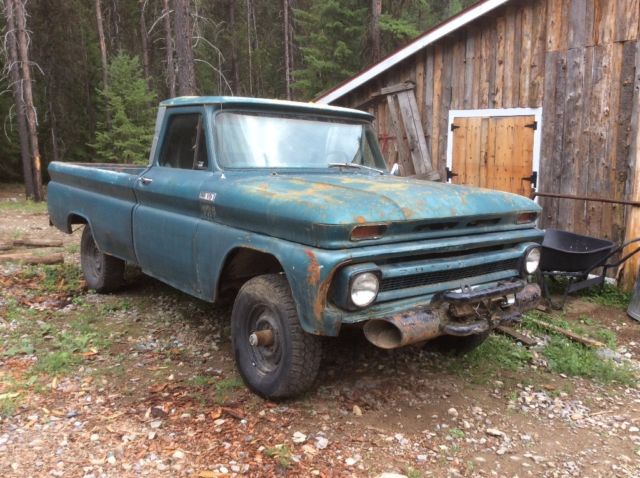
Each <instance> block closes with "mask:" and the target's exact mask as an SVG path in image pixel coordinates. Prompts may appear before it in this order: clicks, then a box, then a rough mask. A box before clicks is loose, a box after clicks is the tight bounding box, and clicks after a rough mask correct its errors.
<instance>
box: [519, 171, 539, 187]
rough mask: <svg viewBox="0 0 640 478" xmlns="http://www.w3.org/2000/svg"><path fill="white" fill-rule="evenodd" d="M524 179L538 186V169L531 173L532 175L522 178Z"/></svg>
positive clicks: (533, 185) (532, 185)
mask: <svg viewBox="0 0 640 478" xmlns="http://www.w3.org/2000/svg"><path fill="white" fill-rule="evenodd" d="M522 180H523V181H529V182H530V183H531V187H532V188H534V189H535V188H536V187H538V171H534V172H532V173H531V176H527V177H526V178H522Z"/></svg>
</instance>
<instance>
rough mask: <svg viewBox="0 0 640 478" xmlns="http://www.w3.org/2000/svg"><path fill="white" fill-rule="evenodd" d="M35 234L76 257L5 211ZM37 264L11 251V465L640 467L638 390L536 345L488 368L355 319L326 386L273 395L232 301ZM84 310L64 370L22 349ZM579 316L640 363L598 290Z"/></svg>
mask: <svg viewBox="0 0 640 478" xmlns="http://www.w3.org/2000/svg"><path fill="white" fill-rule="evenodd" d="M0 196H1V195H0ZM5 200H6V199H5ZM0 211H1V210H0ZM25 233H28V234H29V235H32V236H38V237H49V238H51V237H61V238H63V239H64V241H65V246H64V249H63V250H64V251H65V260H66V262H67V263H68V264H71V265H74V266H75V265H77V263H78V257H77V246H75V245H77V243H78V242H79V233H78V232H76V233H75V234H74V235H72V236H64V235H62V234H59V233H58V232H57V231H53V230H52V229H50V228H49V227H48V225H47V217H46V215H44V214H42V213H37V212H36V213H32V212H30V213H25V212H21V211H20V210H17V211H16V210H11V211H8V212H7V211H2V212H1V216H0V235H1V234H4V235H5V236H7V235H16V234H25ZM29 270H30V271H31V272H32V273H33V271H34V268H30V269H29ZM35 270H36V277H38V278H40V279H41V278H42V277H43V276H38V275H37V273H38V271H40V270H41V269H39V268H38V267H36V268H35ZM24 271H25V268H24V267H22V266H16V265H10V264H8V263H0V281H1V282H0V284H2V289H1V291H2V292H1V294H0V400H1V399H4V400H5V401H7V400H13V401H14V402H15V407H13V409H11V410H10V411H6V412H5V413H4V415H3V416H2V418H0V476H7V477H13V476H16V477H25V476H65V477H66V476H69V477H76V476H78V477H86V478H89V477H133V476H154V477H156V476H188V477H193V476H195V477H203V478H206V477H218V476H325V477H330V476H357V477H360V476H362V477H365V476H371V477H377V476H387V477H391V476H407V477H410V478H415V477H419V476H424V477H427V476H437V477H440V476H442V477H448V476H451V477H457V476H468V477H473V476H478V477H485V476H487V477H493V476H500V477H501V476H505V477H513V476H535V477H539V476H543V477H585V476H588V477H591V476H593V477H598V476H602V477H610V476H619V477H640V431H639V428H640V393H639V390H638V388H637V386H635V385H620V384H608V385H603V384H600V383H598V382H596V381H592V380H587V379H583V378H574V377H567V376H563V375H561V374H558V373H555V372H552V371H551V370H550V369H549V367H548V364H547V363H546V362H545V360H544V359H543V358H542V357H541V356H539V355H538V354H537V353H535V352H534V354H533V358H532V359H531V360H529V361H527V362H526V363H525V364H524V365H522V366H521V367H519V368H515V369H514V368H510V367H506V366H505V367H499V368H497V369H495V370H492V371H491V374H490V375H489V376H487V375H482V374H478V373H476V371H477V370H479V369H478V364H472V365H469V367H459V366H458V367H456V366H452V364H454V365H455V362H457V361H460V360H461V359H459V358H456V357H443V356H440V355H436V354H430V353H427V352H425V351H423V350H420V349H415V348H414V349H406V350H398V351H391V352H389V351H382V350H378V349H375V348H374V347H372V346H370V345H368V344H367V343H366V341H365V340H364V339H363V338H362V335H361V334H360V332H359V331H351V332H350V333H347V334H345V336H343V337H341V338H339V339H334V340H327V342H326V347H325V350H326V353H325V358H324V361H323V366H322V371H321V375H320V377H319V379H318V381H317V384H316V387H315V388H314V390H313V391H311V392H309V393H308V394H306V395H305V396H303V397H301V398H299V399H297V400H292V401H287V402H284V403H271V402H267V401H264V400H261V399H259V398H257V397H256V396H254V395H252V394H251V393H250V392H248V391H247V390H246V389H245V388H244V386H243V385H242V382H241V381H240V379H239V377H238V375H237V373H236V372H235V369H234V366H233V361H232V356H231V355H232V354H231V351H230V343H229V338H228V317H229V312H230V311H229V309H228V308H225V307H218V306H211V305H209V304H205V303H203V302H200V301H198V300H196V299H192V298H190V297H188V296H185V295H183V294H180V293H178V292H175V291H173V290H172V289H170V288H169V287H167V286H165V285H163V284H160V283H159V282H157V281H154V280H152V279H149V278H146V277H144V276H142V275H140V274H139V273H137V272H136V271H129V272H130V274H129V278H128V285H127V287H125V288H124V289H123V290H122V291H120V292H118V293H117V294H113V295H106V296H100V295H96V294H93V293H89V292H87V291H84V290H82V288H81V287H79V288H71V290H69V288H67V289H64V284H60V283H59V284H55V286H54V289H53V290H48V292H47V294H43V293H42V287H43V284H42V283H41V282H38V281H39V280H40V279H38V280H34V279H31V282H28V281H26V280H23V279H21V277H23V276H24ZM63 289H64V292H61V291H62V290H63ZM16 301H17V302H18V303H19V306H18V307H16V306H15V303H16ZM12 304H13V305H12ZM11 307H13V308H11ZM16 311H17V312H16ZM16 314H18V315H16ZM82 317H84V319H83V320H85V319H86V320H90V323H91V324H92V325H91V327H93V328H92V329H91V334H92V335H90V337H91V338H90V340H89V341H88V342H87V343H85V344H83V346H82V347H80V348H79V349H78V351H77V352H74V362H73V366H72V367H68V368H66V369H64V371H62V372H60V373H48V372H46V371H43V370H41V369H40V368H38V367H39V366H41V365H42V364H41V362H42V361H43V356H44V355H43V352H42V350H39V349H38V347H36V348H35V350H28V349H27V350H24V351H22V352H19V353H16V352H15V350H13V349H11V346H12V344H15V343H17V342H16V341H19V340H22V339H29V336H28V335H27V334H24V333H22V331H23V329H21V327H25V325H24V323H25V322H24V321H33V327H34V329H33V330H36V331H38V332H37V333H38V334H40V338H39V339H38V340H40V342H38V343H41V344H44V345H42V346H43V347H45V346H46V344H47V343H48V342H47V341H48V340H49V339H47V336H48V335H47V334H49V335H51V336H52V337H54V336H56V335H55V333H54V332H52V330H60V331H62V332H59V335H58V336H65V337H66V336H68V335H69V334H72V333H79V331H78V330H77V329H74V327H76V325H73V324H77V323H80V322H77V321H78V320H80V319H79V318H82ZM87 317H89V318H88V319H87ZM572 317H574V318H577V317H582V318H584V317H589V318H590V319H592V320H594V321H596V322H597V323H599V324H604V325H606V326H607V327H609V328H610V329H611V330H613V331H615V332H616V334H617V336H618V343H619V348H618V350H617V351H616V353H617V354H618V355H619V356H621V357H622V358H623V359H624V360H625V361H628V360H631V361H632V363H636V362H635V360H637V359H638V352H639V350H638V348H639V345H640V333H639V330H638V329H640V324H638V323H637V322H634V321H632V320H630V319H629V318H627V317H626V315H625V314H624V313H623V312H621V311H620V310H618V309H613V308H606V307H600V306H598V307H596V308H594V306H593V304H590V303H587V301H585V300H584V299H574V300H573V301H572V302H571V304H570V308H569V312H568V313H567V318H568V319H571V318H572ZM91 318H93V319H91ZM91 320H93V321H92V322H91ZM74 321H75V322H74ZM24 330H26V329H24ZM29 330H30V329H29ZM56 333H57V332H56ZM20 334H22V335H20ZM60 334H63V335H60ZM64 334H67V335H64ZM53 340H54V339H51V340H50V342H51V341H53ZM52 350H53V349H52ZM17 384H20V385H19V386H17ZM16 394H17V395H16ZM0 403H1V402H0Z"/></svg>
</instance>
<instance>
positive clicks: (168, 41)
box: [162, 0, 176, 98]
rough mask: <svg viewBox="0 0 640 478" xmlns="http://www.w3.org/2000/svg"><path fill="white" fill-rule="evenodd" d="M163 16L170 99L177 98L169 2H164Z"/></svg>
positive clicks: (164, 0) (163, 0)
mask: <svg viewBox="0 0 640 478" xmlns="http://www.w3.org/2000/svg"><path fill="white" fill-rule="evenodd" d="M162 15H163V16H164V38H165V47H166V53H167V83H168V84H169V85H168V86H169V97H170V98H173V97H175V96H176V68H175V66H174V65H173V33H171V9H170V8H169V0H162Z"/></svg>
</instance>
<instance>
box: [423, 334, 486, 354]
mask: <svg viewBox="0 0 640 478" xmlns="http://www.w3.org/2000/svg"><path fill="white" fill-rule="evenodd" d="M490 334H491V330H487V331H486V332H482V333H481V334H474V335H466V336H464V337H458V336H455V335H441V336H440V337H438V338H436V339H433V340H431V341H429V342H427V343H426V344H425V349H426V350H430V351H433V352H438V353H441V354H444V355H465V354H468V353H469V352H471V351H472V350H475V349H476V348H478V347H479V346H480V345H482V344H483V343H484V341H485V340H487V338H488V337H489V335H490Z"/></svg>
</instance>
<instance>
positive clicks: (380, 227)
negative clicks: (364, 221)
mask: <svg viewBox="0 0 640 478" xmlns="http://www.w3.org/2000/svg"><path fill="white" fill-rule="evenodd" d="M386 231H387V225H386V224H371V225H366V226H356V227H354V228H353V230H352V231H351V240H352V241H363V240H365V239H377V238H379V237H382V236H383V235H384V233H385V232H386Z"/></svg>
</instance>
